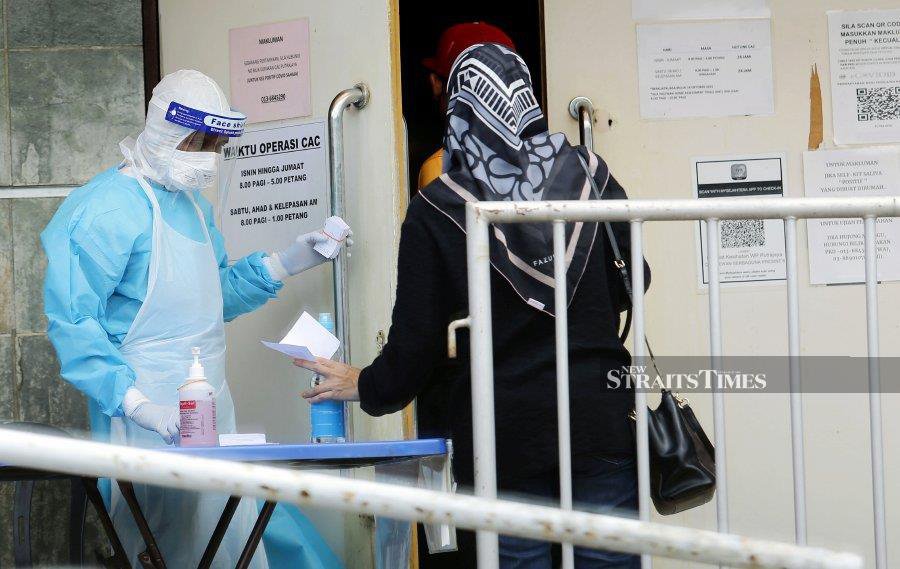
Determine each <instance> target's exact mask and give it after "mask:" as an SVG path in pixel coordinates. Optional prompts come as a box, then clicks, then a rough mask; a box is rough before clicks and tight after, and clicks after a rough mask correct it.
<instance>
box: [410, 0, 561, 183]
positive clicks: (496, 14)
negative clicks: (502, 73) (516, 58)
mask: <svg viewBox="0 0 900 569" xmlns="http://www.w3.org/2000/svg"><path fill="white" fill-rule="evenodd" d="M541 4H542V1H541V0H453V1H451V2H444V3H435V2H423V1H422V0H399V12H400V66H401V67H400V73H401V77H402V93H403V117H404V118H405V119H406V128H407V133H408V134H407V139H408V145H409V160H408V162H407V163H408V168H409V180H410V186H411V187H410V193H411V194H414V193H415V191H416V187H415V186H416V178H417V176H418V172H419V166H421V165H422V162H424V161H425V159H426V158H428V156H430V155H431V153H433V152H434V151H435V150H437V148H438V147H439V146H440V144H441V138H442V137H443V132H444V117H443V116H441V113H440V111H439V110H438V105H437V103H435V102H434V101H433V100H432V95H431V89H430V86H429V84H428V70H427V69H426V68H425V67H424V66H423V65H422V60H423V59H424V58H426V57H431V56H433V55H434V53H435V51H436V48H437V43H438V38H439V37H440V35H441V32H443V31H444V30H445V29H447V28H448V27H450V26H452V25H453V24H458V23H462V22H475V21H481V22H487V23H489V24H493V25H495V26H497V27H499V28H501V29H502V30H503V31H505V32H506V33H507V34H508V35H509V37H510V38H512V40H513V43H515V44H516V50H517V51H518V52H519V54H520V55H521V56H522V58H523V59H524V60H525V62H526V63H527V64H528V68H529V70H530V71H531V77H532V79H533V80H534V83H535V85H534V91H535V95H537V98H538V100H539V101H541V102H542V103H544V102H545V100H544V91H545V88H544V87H545V82H544V61H543V59H544V57H543V53H544V51H543V24H542V22H543V18H542V15H541ZM542 106H543V105H542Z"/></svg>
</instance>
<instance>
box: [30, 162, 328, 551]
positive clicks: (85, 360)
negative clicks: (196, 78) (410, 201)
mask: <svg viewBox="0 0 900 569" xmlns="http://www.w3.org/2000/svg"><path fill="white" fill-rule="evenodd" d="M151 186H152V187H153V191H154V192H155V193H156V198H157V200H158V201H159V204H160V209H161V210H162V213H163V218H164V220H165V222H166V223H168V224H169V225H170V226H171V227H172V228H173V229H175V230H176V231H178V232H179V233H181V234H182V235H184V236H186V237H189V238H191V239H194V240H197V241H204V240H205V238H206V237H205V235H204V231H203V227H202V226H201V224H200V221H199V219H198V218H197V214H196V210H195V209H194V206H193V204H191V201H190V199H189V198H188V196H187V195H185V194H184V193H183V192H170V191H167V190H166V189H165V188H163V187H162V186H161V185H159V184H156V183H153V182H151ZM194 198H195V199H196V200H197V203H198V204H199V205H200V208H201V210H202V211H203V216H204V218H205V220H206V222H207V229H208V231H209V235H210V237H211V238H212V241H213V248H214V250H215V254H216V258H217V259H218V261H219V274H220V279H221V284H222V298H223V303H224V306H223V315H224V318H225V320H226V321H230V320H233V319H234V318H236V317H238V316H240V315H241V314H244V313H247V312H250V311H252V310H255V309H256V308H259V307H260V306H262V305H263V304H265V303H266V302H267V301H268V300H269V299H271V298H275V296H276V294H277V292H278V290H279V289H281V287H282V283H281V281H277V280H274V279H272V278H271V276H270V275H269V273H268V271H267V270H266V268H265V266H264V265H263V262H262V259H263V253H259V252H258V253H253V254H251V255H248V256H247V257H244V258H243V259H240V260H239V261H237V262H236V263H234V264H233V265H231V266H229V265H228V255H227V253H226V251H225V243H224V239H223V237H222V234H221V233H220V232H219V231H218V229H216V227H215V224H214V223H213V212H212V206H211V205H210V203H209V202H208V201H207V200H206V199H205V198H203V196H202V195H200V193H199V192H195V193H194ZM152 232H153V210H152V207H151V204H150V201H149V200H148V199H147V197H146V196H145V195H144V192H143V190H142V189H141V187H140V185H139V183H138V181H137V180H135V179H134V178H132V177H130V176H126V175H124V174H121V173H120V172H119V171H118V169H117V168H111V169H109V170H106V171H105V172H102V173H101V174H99V175H97V176H95V177H94V178H93V179H91V180H90V181H89V182H88V183H87V184H85V185H84V186H82V187H80V188H78V189H77V190H75V191H73V192H72V193H71V194H70V195H69V197H68V198H66V200H65V201H64V202H63V203H62V205H60V207H59V209H58V210H57V212H56V214H55V215H54V216H53V219H51V220H50V223H49V224H48V225H47V227H46V228H45V229H44V231H43V232H42V233H41V242H42V244H43V246H44V251H45V252H46V254H47V259H48V265H47V273H46V277H45V281H44V309H45V311H46V314H47V319H48V322H49V323H48V329H47V333H48V335H49V337H50V341H51V342H52V343H53V345H54V347H55V348H56V353H57V355H58V357H59V361H60V365H61V373H62V376H63V378H64V379H65V380H66V381H68V382H70V383H71V384H72V385H74V386H75V387H76V388H77V389H78V390H80V391H81V392H83V393H84V394H85V395H87V397H88V408H89V410H90V422H91V432H92V436H93V438H94V439H95V440H101V441H106V442H108V441H109V438H110V417H114V416H120V415H122V399H123V397H124V396H125V392H126V391H127V390H128V388H129V387H131V386H132V385H133V384H134V381H135V375H134V371H133V370H132V369H131V368H130V367H129V366H128V364H127V363H126V362H125V360H124V358H123V357H122V356H121V354H120V353H119V350H118V348H119V346H120V345H121V343H122V340H123V339H124V338H125V335H126V334H127V333H128V329H129V328H130V327H131V323H132V322H133V321H134V318H135V315H136V314H137V312H138V310H139V309H140V307H141V304H142V303H143V300H144V298H145V297H146V294H147V274H148V269H149V264H150V248H151V243H152ZM105 494H106V497H107V499H108V494H107V493H105ZM201 537H202V539H206V538H207V536H201ZM264 543H265V547H266V552H267V554H268V556H269V559H270V563H269V565H270V566H271V567H280V566H298V565H297V563H299V560H301V559H303V560H304V561H305V562H306V563H305V564H304V565H301V566H304V567H322V568H330V567H338V566H340V563H339V562H338V560H337V558H336V557H335V556H334V554H333V553H332V552H331V551H330V549H328V546H327V545H326V544H325V542H324V541H323V540H322V538H321V537H320V536H319V535H318V533H317V532H316V531H315V529H314V528H313V526H312V525H311V524H310V523H309V521H308V520H306V518H305V517H303V515H302V514H300V512H299V511H296V510H295V509H293V508H291V509H290V511H289V509H288V508H283V507H282V506H279V507H278V508H276V510H275V513H274V514H273V516H272V520H271V522H270V524H269V526H268V528H267V530H266V535H265V538H264Z"/></svg>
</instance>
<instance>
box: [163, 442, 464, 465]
mask: <svg viewBox="0 0 900 569" xmlns="http://www.w3.org/2000/svg"><path fill="white" fill-rule="evenodd" d="M155 450H161V451H163V452H171V453H175V454H184V455H188V456H197V457H203V458H215V459H219V460H234V461H239V462H272V461H274V462H277V461H286V460H341V459H356V460H359V459H378V458H385V459H390V458H397V459H401V458H417V457H426V456H436V455H445V454H447V440H446V439H414V440H404V441H366V442H352V443H306V444H268V445H246V446H225V447H167V448H163V449H155Z"/></svg>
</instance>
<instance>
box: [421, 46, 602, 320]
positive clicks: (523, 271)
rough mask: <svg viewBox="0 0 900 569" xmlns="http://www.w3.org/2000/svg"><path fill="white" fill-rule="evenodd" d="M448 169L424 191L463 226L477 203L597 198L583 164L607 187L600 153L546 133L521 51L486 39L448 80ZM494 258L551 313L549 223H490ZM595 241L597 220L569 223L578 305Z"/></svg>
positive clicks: (521, 290) (529, 299)
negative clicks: (468, 207)
mask: <svg viewBox="0 0 900 569" xmlns="http://www.w3.org/2000/svg"><path fill="white" fill-rule="evenodd" d="M447 92H448V97H449V99H448V107H447V132H446V135H445V137H444V158H443V168H442V170H443V174H442V175H441V176H440V177H439V178H438V179H437V180H435V181H434V182H432V183H431V184H429V185H428V186H426V187H425V188H424V189H423V190H422V192H421V194H420V195H421V196H422V197H423V198H424V199H425V200H427V201H428V202H429V203H430V204H431V205H433V206H434V207H435V208H437V209H438V210H440V211H441V212H442V213H443V214H445V215H446V216H447V217H449V218H450V219H451V220H452V221H453V222H454V223H455V224H456V225H457V227H459V228H460V229H461V230H462V231H465V227H466V222H465V219H466V214H465V204H466V202H470V201H529V200H530V201H534V200H587V199H592V198H593V196H592V192H591V186H590V183H589V182H588V179H587V177H586V176H585V172H584V169H583V167H582V165H581V164H580V160H582V159H583V160H584V161H585V162H586V163H587V164H588V167H589V169H590V171H591V173H592V175H593V176H594V179H595V180H596V181H597V186H598V188H600V189H601V190H603V189H604V188H605V187H606V183H607V181H608V180H609V170H608V169H607V166H606V163H604V162H603V160H602V159H600V157H598V156H596V155H595V154H593V153H590V152H588V151H587V150H586V149H585V148H584V147H583V146H582V147H577V148H576V147H574V146H572V145H571V144H569V141H568V140H567V139H566V137H565V135H564V134H562V133H554V134H550V133H549V132H547V121H546V119H545V118H544V114H543V113H542V112H541V108H540V106H539V104H538V101H537V99H536V98H535V96H534V92H533V90H532V83H531V75H530V74H529V72H528V67H527V66H526V65H525V62H524V61H522V58H520V57H519V56H518V55H517V54H516V53H515V52H512V51H510V50H509V49H507V48H505V47H503V46H500V45H497V44H479V45H475V46H472V47H470V48H469V49H467V50H466V51H464V52H463V53H461V54H460V56H459V57H458V58H457V59H456V62H455V63H454V65H453V68H452V69H451V71H450V78H449V80H448V85H447ZM491 232H492V233H491V244H490V257H491V264H492V266H493V267H494V269H495V270H497V271H498V272H499V273H500V274H501V275H503V277H504V278H505V279H506V280H507V281H509V283H510V284H511V285H512V286H513V288H514V289H515V290H516V292H517V293H518V294H519V296H521V297H522V300H523V301H525V302H526V303H527V304H528V305H530V306H532V307H534V308H536V309H537V310H541V311H543V312H546V313H548V314H550V315H553V314H554V306H553V298H554V280H553V228H552V225H551V224H549V223H528V224H522V223H516V224H497V225H494V226H492V227H491ZM596 237H597V224H596V223H582V222H577V223H568V224H566V264H567V267H568V270H567V279H566V283H567V285H568V299H569V302H571V300H572V297H573V296H574V295H575V291H576V289H577V288H578V284H579V281H580V280H581V277H582V275H583V274H584V270H585V267H586V266H587V262H588V258H589V257H590V253H591V249H592V247H593V246H594V241H595V239H596Z"/></svg>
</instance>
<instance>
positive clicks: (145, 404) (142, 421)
mask: <svg viewBox="0 0 900 569" xmlns="http://www.w3.org/2000/svg"><path fill="white" fill-rule="evenodd" d="M122 410H123V411H124V412H125V416H126V417H128V418H129V419H131V420H132V421H134V422H135V424H136V425H138V426H139V427H143V428H145V429H147V430H148V431H156V432H157V433H158V434H159V436H161V437H162V439H163V440H164V441H165V442H166V444H167V445H170V444H172V443H173V442H175V437H177V436H178V432H179V420H180V414H179V412H178V407H177V406H175V405H158V404H156V403H153V402H151V401H150V400H149V399H147V397H146V396H145V395H144V394H143V393H141V392H140V390H138V389H137V388H135V387H131V388H129V389H128V391H127V392H126V393H125V399H124V400H123V401H122Z"/></svg>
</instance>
